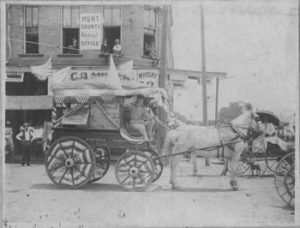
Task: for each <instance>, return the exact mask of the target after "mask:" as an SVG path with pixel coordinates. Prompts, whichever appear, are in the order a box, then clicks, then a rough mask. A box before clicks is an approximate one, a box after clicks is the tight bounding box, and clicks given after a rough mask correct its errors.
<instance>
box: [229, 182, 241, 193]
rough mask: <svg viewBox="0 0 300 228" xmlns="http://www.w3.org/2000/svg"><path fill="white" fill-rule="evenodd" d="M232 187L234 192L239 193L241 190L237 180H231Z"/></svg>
mask: <svg viewBox="0 0 300 228" xmlns="http://www.w3.org/2000/svg"><path fill="white" fill-rule="evenodd" d="M230 185H231V188H232V190H233V191H238V190H239V186H238V184H237V182H236V181H235V180H231V181H230Z"/></svg>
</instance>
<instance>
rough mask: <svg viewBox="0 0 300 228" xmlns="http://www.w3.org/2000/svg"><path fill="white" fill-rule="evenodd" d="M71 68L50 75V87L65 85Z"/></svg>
mask: <svg viewBox="0 0 300 228" xmlns="http://www.w3.org/2000/svg"><path fill="white" fill-rule="evenodd" d="M70 71H71V67H70V66H68V67H65V68H63V69H61V70H59V71H56V72H55V73H53V75H52V87H54V88H55V87H57V86H58V85H62V84H63V83H67V81H68V77H69V75H70Z"/></svg>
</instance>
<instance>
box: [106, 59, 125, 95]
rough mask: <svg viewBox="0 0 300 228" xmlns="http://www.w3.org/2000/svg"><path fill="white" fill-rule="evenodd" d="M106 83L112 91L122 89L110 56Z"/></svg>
mask: <svg viewBox="0 0 300 228" xmlns="http://www.w3.org/2000/svg"><path fill="white" fill-rule="evenodd" d="M107 82H108V84H109V85H110V86H111V87H112V88H114V89H122V85H121V80H120V78H119V75H118V72H117V69H116V66H115V63H114V60H113V57H112V55H110V66H109V71H108V79H107Z"/></svg>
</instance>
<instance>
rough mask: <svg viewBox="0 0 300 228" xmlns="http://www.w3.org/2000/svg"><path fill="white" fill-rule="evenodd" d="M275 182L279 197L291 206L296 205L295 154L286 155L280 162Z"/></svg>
mask: <svg viewBox="0 0 300 228" xmlns="http://www.w3.org/2000/svg"><path fill="white" fill-rule="evenodd" d="M274 184H275V188H276V191H277V193H278V195H279V197H280V198H281V199H282V200H283V201H284V202H285V203H286V204H287V205H288V206H289V207H294V206H295V154H294V152H292V153H289V154H287V155H285V156H284V157H283V158H282V159H281V160H280V161H279V163H278V165H277V168H276V171H275V175H274Z"/></svg>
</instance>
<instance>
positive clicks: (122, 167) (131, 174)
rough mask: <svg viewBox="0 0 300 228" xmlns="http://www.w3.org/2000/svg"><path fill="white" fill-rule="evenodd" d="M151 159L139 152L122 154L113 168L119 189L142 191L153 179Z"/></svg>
mask: <svg viewBox="0 0 300 228" xmlns="http://www.w3.org/2000/svg"><path fill="white" fill-rule="evenodd" d="M154 169H155V168H154V164H153V162H152V159H151V158H150V157H148V156H147V155H146V154H144V153H142V152H139V151H130V152H126V153H124V154H123V155H122V156H121V157H120V159H119V160H118V162H117V163H116V167H115V175H116V178H117V181H118V182H119V184H120V185H121V187H122V188H123V189H125V190H128V191H143V190H145V189H147V187H148V186H149V185H150V184H151V183H152V180H153V178H154V173H155V171H154Z"/></svg>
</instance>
